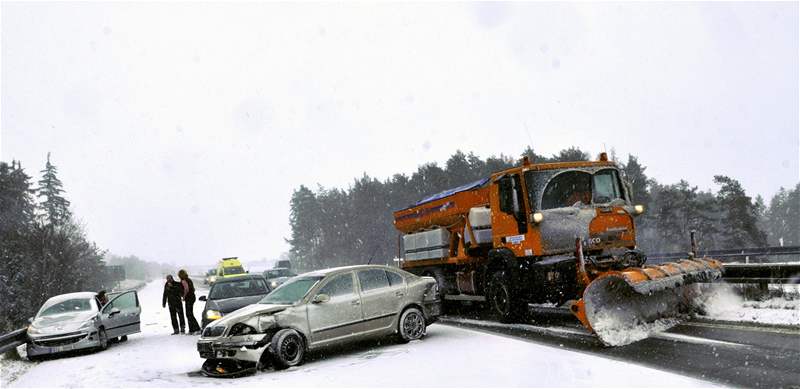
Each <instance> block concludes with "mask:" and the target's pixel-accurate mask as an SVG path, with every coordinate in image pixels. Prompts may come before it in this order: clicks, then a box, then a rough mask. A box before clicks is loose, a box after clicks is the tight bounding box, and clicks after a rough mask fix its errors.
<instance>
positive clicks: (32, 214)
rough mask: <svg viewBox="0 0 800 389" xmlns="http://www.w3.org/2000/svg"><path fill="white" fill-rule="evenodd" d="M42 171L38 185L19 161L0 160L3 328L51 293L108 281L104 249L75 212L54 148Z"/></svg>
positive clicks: (11, 326) (0, 323) (99, 285)
mask: <svg viewBox="0 0 800 389" xmlns="http://www.w3.org/2000/svg"><path fill="white" fill-rule="evenodd" d="M41 174H42V179H41V180H40V181H38V186H36V187H34V186H33V184H32V183H31V177H30V176H28V175H27V174H26V173H25V171H24V169H23V168H22V166H21V165H20V163H19V162H17V161H12V162H11V164H8V163H5V162H0V261H1V263H2V266H0V296H2V299H0V312H3V315H2V316H0V330H10V329H16V328H19V327H21V326H23V325H24V324H25V320H26V319H27V318H28V317H31V316H33V315H34V314H35V313H36V310H37V309H39V307H40V306H41V304H42V303H43V302H44V301H45V300H47V299H48V298H49V297H52V296H54V295H58V294H62V293H69V292H78V291H87V290H88V291H93V290H94V291H96V290H99V289H101V288H103V287H104V285H103V279H104V276H105V271H104V263H103V261H102V256H103V252H102V251H101V250H100V249H99V248H98V247H97V246H96V245H95V244H94V243H92V242H90V241H88V240H87V238H86V235H85V233H84V231H83V229H82V228H81V226H80V225H79V224H78V223H77V222H76V221H75V219H74V218H73V216H72V213H71V212H70V210H69V201H67V200H66V198H64V196H63V194H64V190H63V186H62V183H61V181H60V180H59V179H58V171H57V169H56V167H55V166H54V165H53V164H52V163H51V162H50V155H49V154H48V156H47V162H46V164H45V168H44V170H42V171H41ZM37 199H38V201H37Z"/></svg>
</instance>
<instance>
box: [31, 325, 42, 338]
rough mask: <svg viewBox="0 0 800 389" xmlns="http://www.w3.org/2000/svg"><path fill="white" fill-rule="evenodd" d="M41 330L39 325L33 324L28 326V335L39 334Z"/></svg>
mask: <svg viewBox="0 0 800 389" xmlns="http://www.w3.org/2000/svg"><path fill="white" fill-rule="evenodd" d="M41 333H42V330H41V329H39V327H34V326H33V324H31V325H29V326H28V335H40V334H41Z"/></svg>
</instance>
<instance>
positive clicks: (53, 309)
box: [37, 298, 95, 317]
mask: <svg viewBox="0 0 800 389" xmlns="http://www.w3.org/2000/svg"><path fill="white" fill-rule="evenodd" d="M94 308H95V306H94V305H93V304H92V300H91V299H87V298H76V299H69V300H64V301H59V302H57V303H53V304H50V305H45V306H44V307H42V310H41V311H40V312H39V314H38V315H37V316H38V317H41V316H52V315H59V314H62V313H67V312H81V311H91V310H93V309H94Z"/></svg>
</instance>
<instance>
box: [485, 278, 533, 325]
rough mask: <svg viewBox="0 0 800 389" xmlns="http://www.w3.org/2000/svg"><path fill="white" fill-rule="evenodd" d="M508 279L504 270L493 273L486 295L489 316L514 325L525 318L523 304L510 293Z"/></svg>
mask: <svg viewBox="0 0 800 389" xmlns="http://www.w3.org/2000/svg"><path fill="white" fill-rule="evenodd" d="M508 278H509V277H508V276H507V275H506V271H505V270H500V271H497V272H495V273H494V274H493V275H492V278H491V280H490V282H489V290H488V293H487V295H486V303H487V305H488V308H489V312H490V314H491V315H492V316H494V317H496V318H497V320H499V321H500V322H502V323H514V322H517V321H520V320H522V319H523V318H524V316H525V315H524V313H525V310H524V309H523V308H524V304H523V303H522V302H521V301H519V299H518V298H516V296H515V295H514V293H513V292H512V289H511V285H510V284H511V282H510V281H509V280H508Z"/></svg>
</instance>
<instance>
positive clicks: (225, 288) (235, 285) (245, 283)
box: [208, 278, 269, 300]
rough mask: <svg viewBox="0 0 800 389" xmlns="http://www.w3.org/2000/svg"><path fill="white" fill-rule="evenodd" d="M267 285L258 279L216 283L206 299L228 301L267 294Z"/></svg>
mask: <svg viewBox="0 0 800 389" xmlns="http://www.w3.org/2000/svg"><path fill="white" fill-rule="evenodd" d="M268 292H269V289H267V284H266V282H264V280H262V279H259V278H251V279H244V280H237V281H232V282H219V281H217V283H216V284H214V286H213V287H211V292H210V293H209V294H208V296H209V297H208V298H209V299H211V300H220V299H229V298H234V297H245V296H255V295H259V294H267V293H268Z"/></svg>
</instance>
